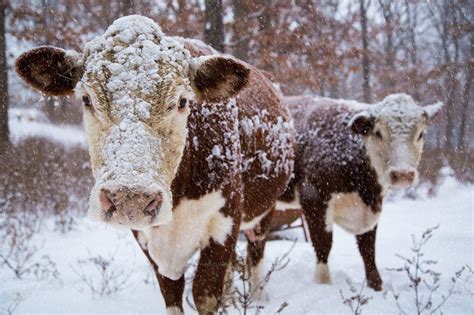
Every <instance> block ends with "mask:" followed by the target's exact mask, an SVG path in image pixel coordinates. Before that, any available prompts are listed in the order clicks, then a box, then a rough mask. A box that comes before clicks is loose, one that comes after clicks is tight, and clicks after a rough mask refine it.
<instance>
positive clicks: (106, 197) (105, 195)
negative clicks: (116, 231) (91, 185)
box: [99, 188, 117, 217]
mask: <svg viewBox="0 0 474 315" xmlns="http://www.w3.org/2000/svg"><path fill="white" fill-rule="evenodd" d="M114 196H115V194H113V193H111V192H110V191H109V190H108V189H105V188H102V189H101V190H100V193H99V203H100V208H101V210H102V211H104V212H105V213H106V215H107V217H111V216H112V214H113V213H114V212H115V211H116V210H117V208H116V207H115V204H114V202H113V197H114Z"/></svg>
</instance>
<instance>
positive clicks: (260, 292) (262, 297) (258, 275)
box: [249, 259, 269, 302]
mask: <svg viewBox="0 0 474 315" xmlns="http://www.w3.org/2000/svg"><path fill="white" fill-rule="evenodd" d="M264 276H265V273H264V272H263V259H261V260H260V262H259V263H258V264H257V265H256V266H254V267H251V268H250V278H249V283H250V290H252V291H255V295H254V296H255V298H256V299H257V300H259V301H261V302H266V301H268V300H269V298H268V292H267V290H266V288H265V286H263V287H261V288H259V285H262V280H263V278H264Z"/></svg>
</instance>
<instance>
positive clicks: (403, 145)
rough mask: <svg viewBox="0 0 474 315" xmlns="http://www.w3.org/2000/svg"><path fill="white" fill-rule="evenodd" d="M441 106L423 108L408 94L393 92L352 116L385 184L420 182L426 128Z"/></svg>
mask: <svg viewBox="0 0 474 315" xmlns="http://www.w3.org/2000/svg"><path fill="white" fill-rule="evenodd" d="M441 107H442V104H441V103H436V104H433V105H429V106H425V107H421V106H418V105H417V104H416V102H415V101H414V100H413V99H412V98H411V97H410V96H408V95H405V94H393V95H389V96H387V97H386V98H385V99H384V100H383V101H382V102H380V103H377V104H374V105H371V106H370V107H368V108H367V109H366V110H364V111H363V112H361V113H358V114H356V115H355V116H354V117H353V118H352V119H351V121H350V122H349V126H350V127H351V129H352V131H353V132H355V133H357V134H361V135H362V136H363V139H364V143H365V147H366V150H367V154H368V156H369V159H370V162H371V164H372V166H373V167H374V168H375V170H376V171H377V173H378V176H379V179H380V182H381V183H382V184H383V185H384V186H385V187H388V186H393V187H400V188H401V187H408V186H410V185H414V184H416V183H417V180H418V172H417V166H418V163H419V162H420V158H421V153H422V151H423V141H424V137H425V134H426V127H427V124H428V122H429V119H430V118H432V117H433V116H434V115H435V114H436V113H437V112H438V111H439V110H440V109H441Z"/></svg>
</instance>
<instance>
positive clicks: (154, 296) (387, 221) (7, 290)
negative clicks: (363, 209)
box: [0, 178, 474, 314]
mask: <svg viewBox="0 0 474 315" xmlns="http://www.w3.org/2000/svg"><path fill="white" fill-rule="evenodd" d="M473 193H474V186H472V185H470V186H465V185H461V184H459V183H457V182H455V181H454V180H453V179H452V178H447V179H446V180H445V182H444V184H443V185H442V186H441V187H440V189H439V192H438V195H437V196H436V197H433V198H423V197H422V198H420V199H418V200H408V199H399V198H397V199H396V200H392V201H390V202H389V203H387V204H386V207H385V209H384V213H383V216H382V219H381V223H380V228H379V237H378V240H377V260H378V266H379V269H380V272H381V274H382V278H383V279H384V282H385V290H384V291H383V292H381V293H377V292H374V291H372V290H370V289H366V290H365V291H364V294H365V295H368V296H371V297H372V299H371V300H370V301H369V303H368V304H367V305H365V306H364V308H363V313H367V314H369V313H373V314H375V313H377V314H379V313H399V312H398V311H397V309H396V306H395V301H394V299H393V296H392V293H391V289H392V288H393V289H395V291H397V292H399V293H401V297H402V303H403V305H405V307H407V308H408V307H410V306H411V305H412V303H411V299H412V297H413V293H412V292H411V289H410V288H409V287H408V281H407V278H406V277H405V276H401V275H400V274H398V273H395V272H393V271H388V270H387V269H386V268H389V267H397V266H399V265H401V261H400V260H399V259H398V258H396V257H395V254H396V253H399V254H402V255H409V254H410V252H409V248H410V245H411V235H412V234H415V235H416V236H419V235H420V234H421V232H422V231H424V230H425V229H426V228H428V227H432V226H435V225H438V224H439V225H440V228H439V229H438V230H437V231H436V232H435V234H434V237H433V239H432V240H431V241H430V243H429V244H428V245H427V248H426V258H430V259H434V260H438V261H439V264H438V265H436V266H435V267H434V269H435V270H438V271H441V272H442V280H443V281H442V288H441V291H442V292H443V291H445V290H446V288H447V287H448V286H449V284H450V283H449V279H450V277H451V275H453V273H454V272H455V271H457V270H458V269H459V268H460V267H461V266H463V265H470V266H473V237H474V235H473V221H472V213H473V209H474V207H473ZM52 226H53V225H52V222H46V224H45V225H44V227H43V230H42V232H41V233H40V234H39V235H37V236H36V237H35V240H36V242H37V244H42V250H41V254H40V255H42V254H47V255H49V256H50V257H51V259H52V260H53V261H54V262H55V263H56V264H57V267H58V270H59V272H60V276H59V280H36V279H35V278H34V277H33V276H26V277H25V279H23V280H18V279H16V278H15V276H14V275H13V274H12V273H11V272H10V271H9V270H8V269H6V268H5V267H3V268H1V269H0V282H1V286H0V308H2V307H3V308H6V307H8V306H9V305H10V304H11V303H12V301H13V300H14V299H15V297H16V296H17V295H18V294H20V296H21V298H22V302H21V303H20V304H19V306H18V308H17V309H16V313H38V312H39V313H158V314H162V313H164V312H165V308H164V302H163V299H162V297H161V294H160V292H159V289H158V287H157V285H156V284H155V282H154V279H153V276H152V273H151V270H150V268H149V266H148V265H147V262H146V260H145V258H144V256H143V255H142V253H141V252H140V250H139V248H138V246H137V245H136V243H135V241H134V239H133V238H132V236H131V234H130V233H129V232H128V231H119V230H115V229H113V228H109V227H106V226H104V225H102V224H99V223H94V222H91V221H89V220H88V219H85V218H84V219H79V220H78V225H77V227H76V229H74V230H73V231H70V232H67V233H66V234H61V233H59V232H55V231H54V229H53V227H52ZM287 236H289V237H295V236H299V238H300V240H299V241H298V242H297V243H296V246H295V248H294V250H293V251H292V253H291V255H290V259H291V261H290V263H289V265H288V266H287V267H286V268H285V269H283V270H281V271H279V272H277V273H274V274H273V276H272V278H271V280H270V283H269V285H268V291H269V295H270V301H269V302H266V303H263V304H262V305H263V306H264V309H263V313H275V311H276V310H277V309H278V308H279V306H280V305H281V303H283V302H285V301H286V302H288V303H289V305H288V307H287V308H286V309H285V310H284V311H283V314H303V313H307V314H310V313H327V314H333V313H346V314H347V313H350V310H349V308H348V307H347V306H346V305H344V304H343V303H342V299H341V297H340V290H342V291H343V293H344V295H345V296H346V297H347V296H351V293H350V291H349V287H348V284H347V279H349V280H350V281H351V282H352V283H353V284H354V285H355V286H356V287H357V288H359V287H360V285H361V284H362V282H363V280H364V276H363V274H364V273H363V265H362V261H361V258H360V256H359V254H358V251H357V249H356V245H355V242H354V239H353V237H351V236H350V235H348V234H347V233H345V232H344V231H342V230H340V229H336V231H335V239H334V247H333V251H332V253H331V258H330V267H331V271H332V276H333V284H332V285H318V284H316V283H314V282H313V274H314V266H315V258H314V254H313V249H312V246H311V244H310V243H306V242H304V241H303V240H301V233H300V232H297V231H293V232H291V233H288V234H287ZM291 245H292V242H291V241H272V242H269V244H268V245H267V251H266V258H265V264H266V267H267V268H269V267H270V265H271V263H272V262H273V261H274V260H275V259H276V258H277V257H279V256H281V255H283V254H284V253H285V252H286V251H287V250H288V249H289V248H290V247H291ZM243 246H244V244H243V242H241V243H239V247H240V248H242V247H243ZM99 254H100V255H102V256H104V257H105V258H107V259H110V258H111V257H113V258H114V262H113V266H114V267H113V268H114V269H115V270H116V271H117V272H118V273H119V274H120V275H125V276H127V275H130V278H129V279H128V280H127V282H126V288H125V289H124V290H123V291H121V292H119V293H116V294H111V295H109V296H97V295H96V296H94V295H93V294H92V293H91V291H90V289H89V288H88V287H87V286H86V285H85V283H84V282H83V281H82V280H80V278H79V276H78V275H77V274H76V272H75V270H76V271H78V270H79V269H80V268H79V265H78V260H80V259H85V258H90V257H92V256H96V255H99ZM84 268H86V269H87V266H86V267H84ZM86 269H85V270H86ZM473 281H474V279H473V275H472V273H471V274H470V276H469V275H468V273H466V274H465V275H464V276H463V278H462V281H461V282H460V283H459V284H458V286H457V289H458V291H459V294H457V295H455V296H453V297H452V298H451V299H450V300H449V301H448V302H447V303H446V304H445V306H444V309H443V313H445V314H473V313H474V303H473V302H474V299H473ZM188 287H189V286H188ZM187 291H189V290H188V289H187ZM438 298H439V296H435V298H434V299H435V300H436V299H438ZM185 310H186V311H187V313H193V311H192V309H191V308H190V307H189V306H188V305H187V304H186V303H185ZM408 310H409V311H410V313H411V312H413V309H408ZM231 313H238V312H237V311H236V310H234V311H231Z"/></svg>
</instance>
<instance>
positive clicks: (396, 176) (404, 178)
mask: <svg viewBox="0 0 474 315" xmlns="http://www.w3.org/2000/svg"><path fill="white" fill-rule="evenodd" d="M415 175H416V174H415V171H405V170H402V171H391V172H390V180H391V181H392V184H397V183H400V182H405V183H408V184H411V183H413V181H414V180H415Z"/></svg>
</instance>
